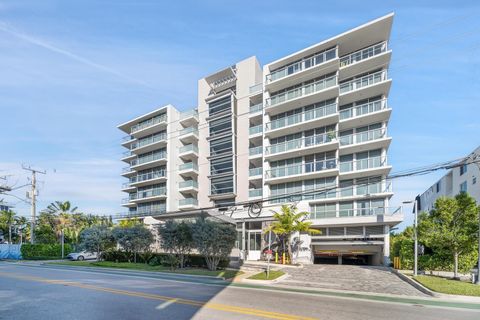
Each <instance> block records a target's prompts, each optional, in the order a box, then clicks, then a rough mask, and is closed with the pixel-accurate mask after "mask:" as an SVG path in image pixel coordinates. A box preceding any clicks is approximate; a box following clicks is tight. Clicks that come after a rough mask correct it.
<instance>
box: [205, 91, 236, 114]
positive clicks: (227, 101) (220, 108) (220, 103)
mask: <svg viewBox="0 0 480 320" xmlns="http://www.w3.org/2000/svg"><path fill="white" fill-rule="evenodd" d="M231 105H232V99H231V97H230V96H227V97H225V98H222V99H219V100H217V101H214V102H212V103H210V104H209V105H208V114H209V116H212V115H215V114H218V113H221V112H224V111H226V110H231Z"/></svg>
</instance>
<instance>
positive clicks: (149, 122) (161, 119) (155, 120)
mask: <svg viewBox="0 0 480 320" xmlns="http://www.w3.org/2000/svg"><path fill="white" fill-rule="evenodd" d="M162 122H165V123H166V122H167V115H166V114H161V115H159V116H156V117H153V118H151V119H148V120H146V121H143V122H140V123H139V124H136V125H134V126H132V128H131V129H130V133H134V132H137V131H140V130H142V129H145V128H148V127H152V126H154V125H157V124H159V123H162Z"/></svg>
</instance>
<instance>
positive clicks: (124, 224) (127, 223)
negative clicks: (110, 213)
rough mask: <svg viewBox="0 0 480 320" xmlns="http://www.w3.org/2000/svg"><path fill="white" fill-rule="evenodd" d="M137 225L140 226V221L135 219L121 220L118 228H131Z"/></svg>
mask: <svg viewBox="0 0 480 320" xmlns="http://www.w3.org/2000/svg"><path fill="white" fill-rule="evenodd" d="M137 224H142V221H140V219H137V218H132V219H122V220H120V222H119V223H118V225H119V226H120V227H133V226H134V225H137Z"/></svg>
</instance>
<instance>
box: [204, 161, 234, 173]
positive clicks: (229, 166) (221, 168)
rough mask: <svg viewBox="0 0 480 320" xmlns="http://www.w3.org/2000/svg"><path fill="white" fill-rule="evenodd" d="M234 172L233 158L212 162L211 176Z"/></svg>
mask: <svg viewBox="0 0 480 320" xmlns="http://www.w3.org/2000/svg"><path fill="white" fill-rule="evenodd" d="M227 172H233V157H231V156H230V157H225V158H219V159H212V160H210V175H217V174H222V173H227Z"/></svg>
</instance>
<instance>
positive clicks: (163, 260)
mask: <svg viewBox="0 0 480 320" xmlns="http://www.w3.org/2000/svg"><path fill="white" fill-rule="evenodd" d="M102 259H103V260H105V261H113V262H133V253H131V252H125V251H121V250H109V251H105V252H103V253H102ZM137 263H149V264H153V265H155V264H156V265H165V266H170V257H169V256H168V254H166V253H146V254H142V253H139V254H138V255H137ZM229 263H230V260H229V259H222V260H220V263H219V265H218V267H219V268H226V267H228V264H229ZM185 266H187V267H198V268H206V267H207V263H206V261H205V258H204V257H203V256H201V255H198V254H190V255H188V258H187V262H186V264H185Z"/></svg>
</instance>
